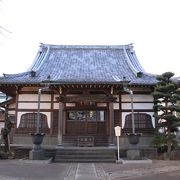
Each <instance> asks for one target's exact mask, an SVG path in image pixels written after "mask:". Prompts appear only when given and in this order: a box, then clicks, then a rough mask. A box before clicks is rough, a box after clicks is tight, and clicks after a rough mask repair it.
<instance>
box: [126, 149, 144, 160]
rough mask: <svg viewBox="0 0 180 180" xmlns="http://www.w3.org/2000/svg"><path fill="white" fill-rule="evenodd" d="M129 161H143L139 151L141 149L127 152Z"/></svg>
mask: <svg viewBox="0 0 180 180" xmlns="http://www.w3.org/2000/svg"><path fill="white" fill-rule="evenodd" d="M127 159H129V160H140V159H142V153H141V150H139V149H129V150H127Z"/></svg>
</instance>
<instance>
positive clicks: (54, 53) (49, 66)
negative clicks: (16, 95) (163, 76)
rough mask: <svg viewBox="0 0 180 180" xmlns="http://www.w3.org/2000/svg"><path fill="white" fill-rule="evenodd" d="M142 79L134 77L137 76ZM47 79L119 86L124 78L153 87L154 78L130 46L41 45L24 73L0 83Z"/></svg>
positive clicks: (132, 82) (6, 76)
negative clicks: (115, 84)
mask: <svg viewBox="0 0 180 180" xmlns="http://www.w3.org/2000/svg"><path fill="white" fill-rule="evenodd" d="M31 71H35V72H36V75H35V77H32V76H31V73H30V72H31ZM139 72H140V73H141V74H142V77H137V73H139ZM48 76H50V81H52V82H54V83H62V84H63V83H74V84H76V83H105V84H114V83H119V81H122V80H123V77H124V76H125V77H126V79H127V80H130V83H131V84H137V85H138V84H139V85H143V84H144V85H153V84H155V83H156V79H155V76H154V75H151V74H148V73H146V72H145V70H144V69H143V68H142V66H141V65H140V63H139V61H138V59H137V57H136V54H135V52H134V50H133V47H132V45H120V46H79V45H70V46H64V45H48V44H41V46H40V49H39V51H38V53H37V56H36V58H35V60H34V62H33V64H32V65H31V67H30V68H29V70H28V71H27V72H24V73H19V74H12V75H8V74H6V75H4V77H1V78H0V83H8V84H11V83H12V84H16V83H17V84H19V83H22V84H24V83H30V84H35V83H41V82H42V81H44V80H46V79H47V77H48Z"/></svg>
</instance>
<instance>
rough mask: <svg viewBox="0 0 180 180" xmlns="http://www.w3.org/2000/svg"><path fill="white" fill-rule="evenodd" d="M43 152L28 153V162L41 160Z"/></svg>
mask: <svg viewBox="0 0 180 180" xmlns="http://www.w3.org/2000/svg"><path fill="white" fill-rule="evenodd" d="M44 157H45V156H44V150H43V149H39V150H31V151H29V159H30V160H43V159H44Z"/></svg>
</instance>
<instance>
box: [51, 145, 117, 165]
mask: <svg viewBox="0 0 180 180" xmlns="http://www.w3.org/2000/svg"><path fill="white" fill-rule="evenodd" d="M115 160H116V155H115V149H108V148H102V149H101V148H97V149H96V148H87V147H86V148H72V149H70V148H59V149H57V150H56V156H55V161H56V162H115Z"/></svg>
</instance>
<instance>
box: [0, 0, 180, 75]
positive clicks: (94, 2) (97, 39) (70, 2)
mask: <svg viewBox="0 0 180 180" xmlns="http://www.w3.org/2000/svg"><path fill="white" fill-rule="evenodd" d="M179 3H180V1H179V0H1V2H0V26H2V27H4V28H6V29H7V30H8V31H10V32H7V31H6V30H3V29H0V31H1V34H0V62H1V64H0V74H2V73H10V74H12V73H20V72H24V71H26V70H27V69H28V68H29V67H30V65H31V63H32V62H33V60H34V58H35V56H36V53H37V51H38V48H39V43H49V44H61V45H70V44H75V45H82V44H86V45H102V44H103V45H123V44H130V43H133V44H134V50H135V52H136V55H137V57H138V59H139V61H140V63H141V65H142V66H143V67H144V69H145V70H146V71H147V72H149V73H153V74H161V73H163V72H166V71H172V72H174V73H175V75H176V76H180V47H179V42H180V10H179V7H180V6H179ZM2 33H3V34H2Z"/></svg>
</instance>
